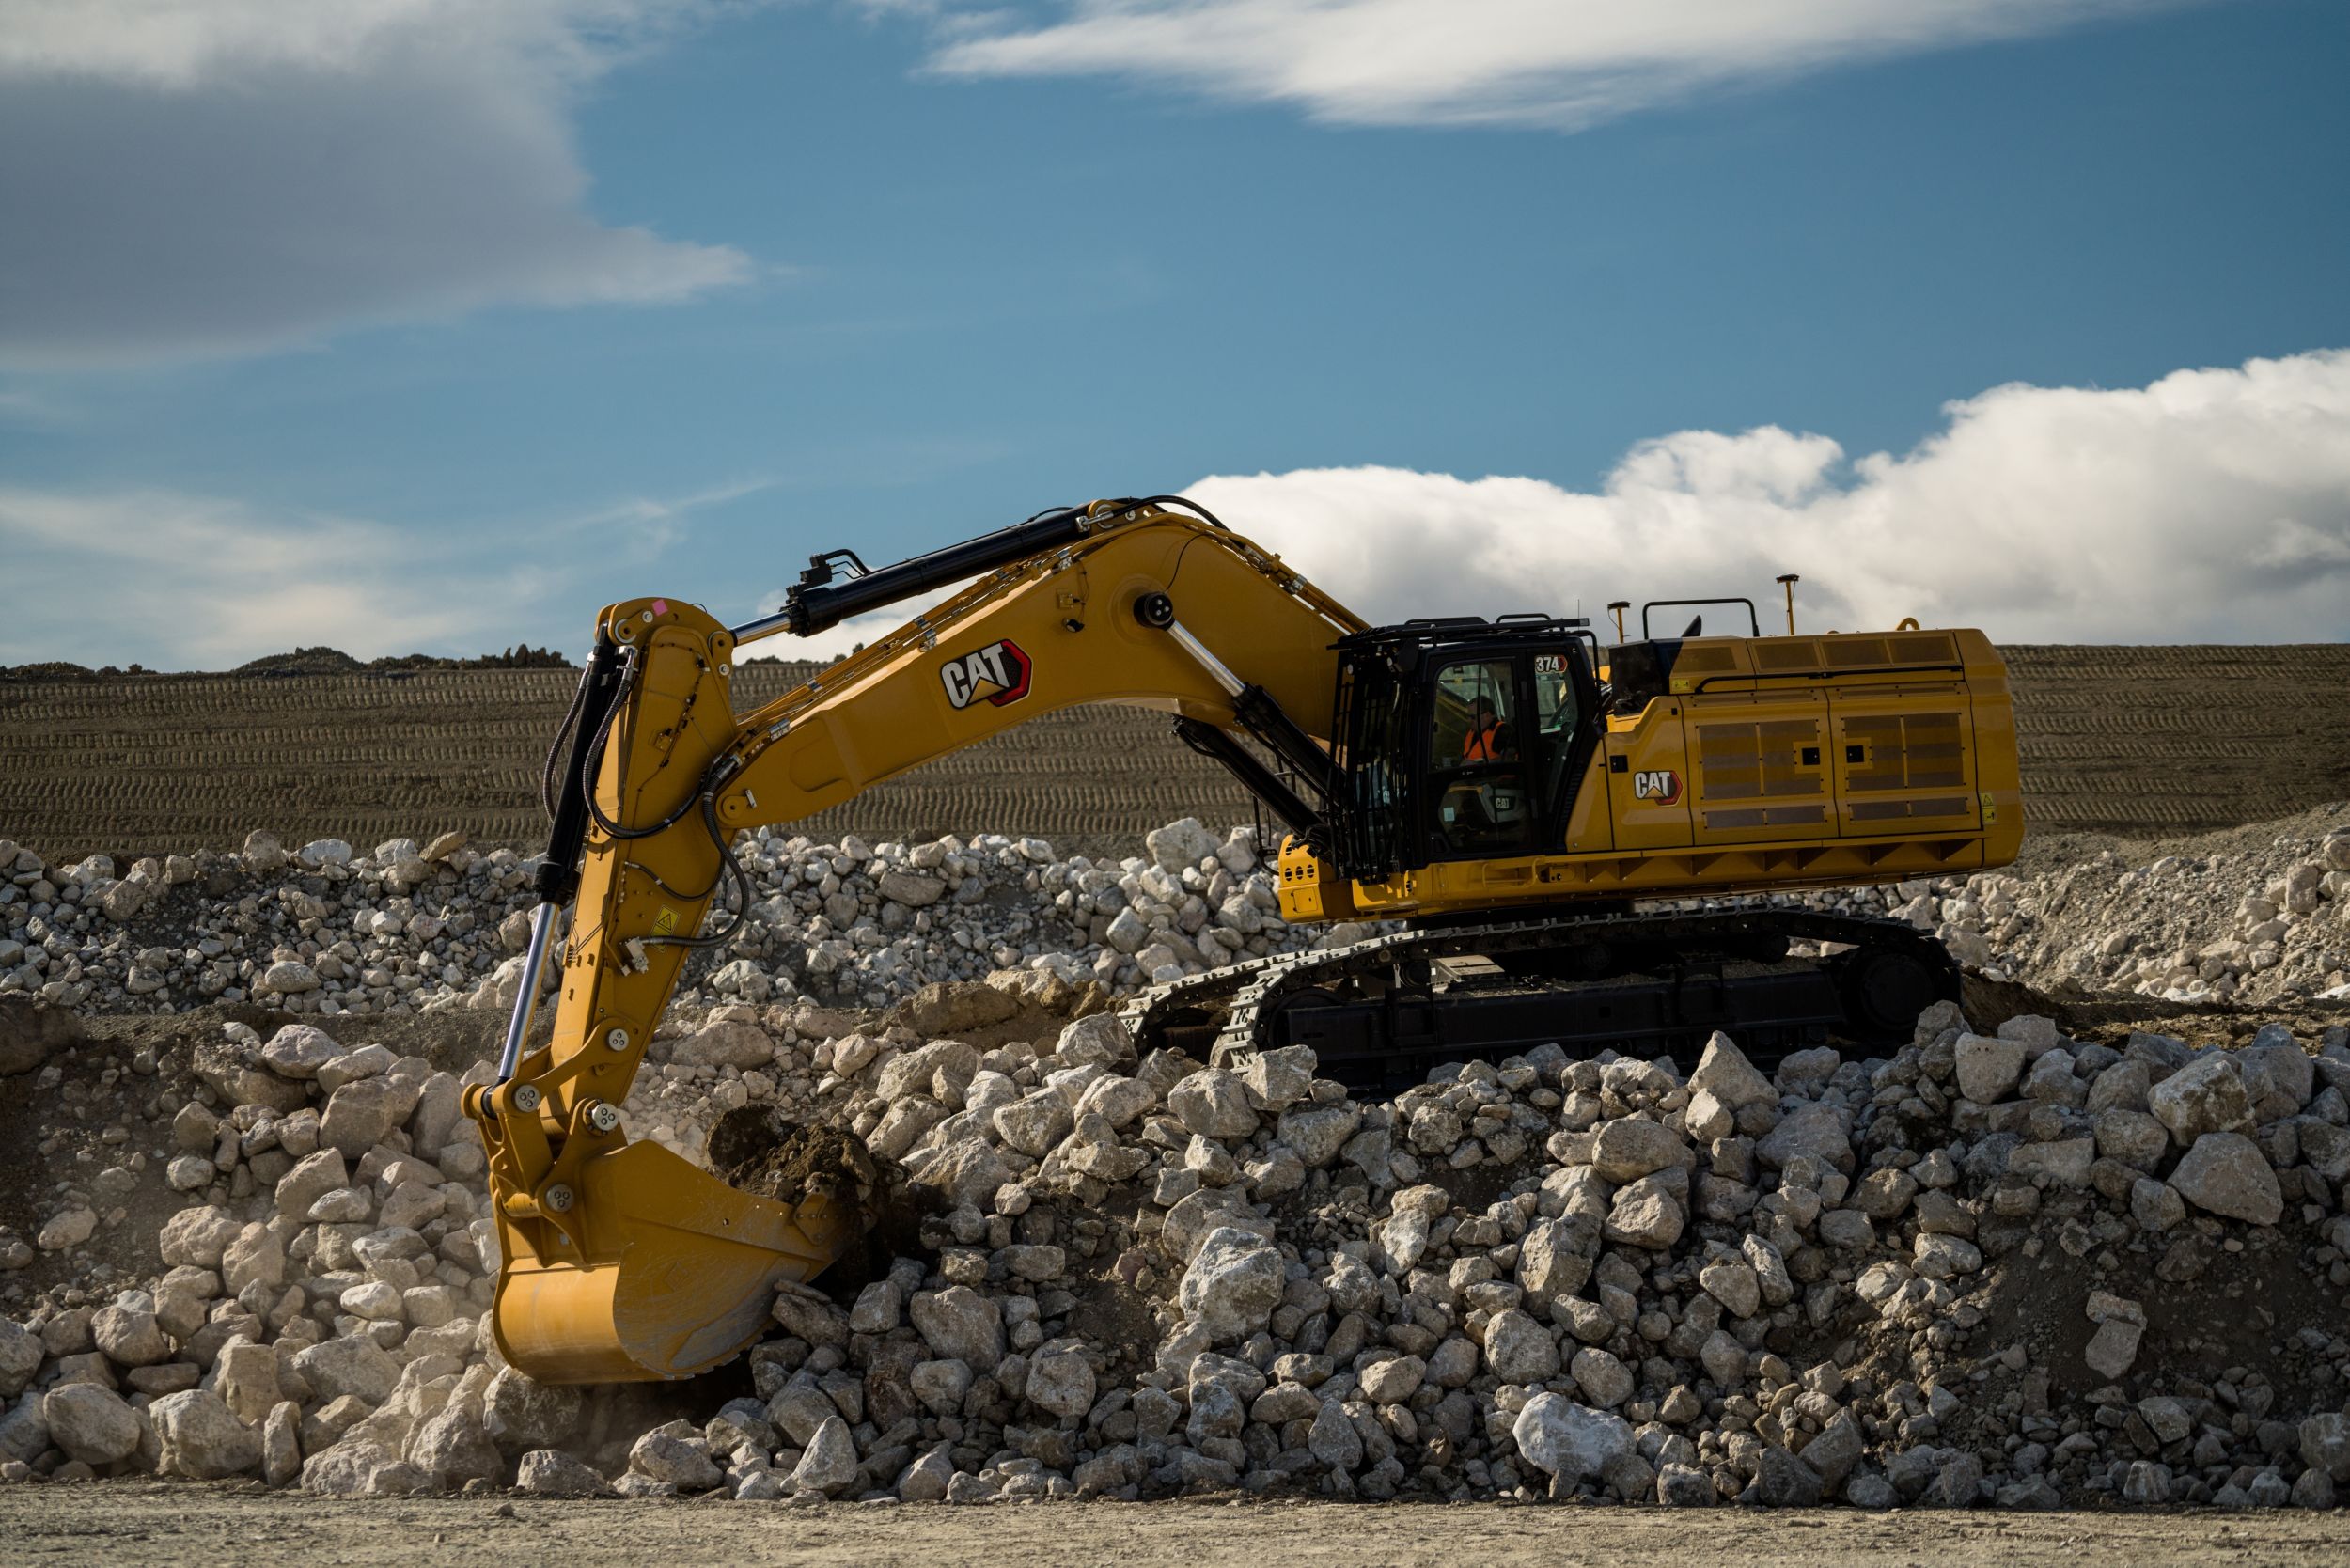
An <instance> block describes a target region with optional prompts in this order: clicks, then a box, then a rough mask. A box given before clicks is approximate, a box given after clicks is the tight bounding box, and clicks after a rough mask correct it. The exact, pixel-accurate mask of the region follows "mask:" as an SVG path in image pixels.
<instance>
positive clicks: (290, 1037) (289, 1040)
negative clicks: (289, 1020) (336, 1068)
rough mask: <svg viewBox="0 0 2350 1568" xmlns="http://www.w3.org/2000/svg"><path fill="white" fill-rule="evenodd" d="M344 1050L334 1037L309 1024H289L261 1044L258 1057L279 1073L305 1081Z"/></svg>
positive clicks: (315, 1075)
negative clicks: (264, 1043) (266, 1042)
mask: <svg viewBox="0 0 2350 1568" xmlns="http://www.w3.org/2000/svg"><path fill="white" fill-rule="evenodd" d="M342 1054H343V1048H342V1046H341V1045H339V1044H337V1043H336V1041H335V1037H334V1036H333V1035H331V1034H328V1033H327V1032H326V1031H325V1030H324V1029H321V1028H319V1027H316V1026H314V1025H310V1024H288V1025H287V1026H286V1027H284V1028H281V1029H279V1030H278V1031H277V1032H276V1033H275V1034H274V1035H272V1036H270V1037H269V1043H268V1044H266V1045H264V1046H262V1047H261V1060H262V1062H263V1063H264V1064H265V1065H266V1066H268V1067H269V1068H270V1070H271V1071H273V1072H274V1073H276V1074H278V1076H280V1077H285V1078H294V1079H299V1080H304V1081H307V1080H308V1079H311V1078H315V1077H317V1076H318V1075H319V1069H320V1068H321V1067H323V1066H325V1065H326V1064H327V1063H328V1062H330V1061H332V1060H334V1059H335V1058H337V1057H338V1056H341V1055H342Z"/></svg>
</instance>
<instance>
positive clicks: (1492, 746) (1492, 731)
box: [1461, 697, 1518, 762]
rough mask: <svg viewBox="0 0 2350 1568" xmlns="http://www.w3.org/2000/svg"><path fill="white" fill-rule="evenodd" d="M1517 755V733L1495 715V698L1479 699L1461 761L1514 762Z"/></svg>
mask: <svg viewBox="0 0 2350 1568" xmlns="http://www.w3.org/2000/svg"><path fill="white" fill-rule="evenodd" d="M1517 756H1518V738H1517V735H1516V733H1515V732H1514V731H1513V730H1512V729H1511V728H1510V727H1509V726H1508V725H1506V724H1504V723H1502V722H1501V715H1500V714H1499V713H1496V712H1494V699H1493V698H1490V697H1480V698H1478V699H1477V708H1476V711H1475V712H1474V713H1471V714H1470V715H1469V727H1468V733H1467V734H1465V735H1464V736H1462V737H1461V760H1462V761H1464V762H1514V761H1516V760H1517Z"/></svg>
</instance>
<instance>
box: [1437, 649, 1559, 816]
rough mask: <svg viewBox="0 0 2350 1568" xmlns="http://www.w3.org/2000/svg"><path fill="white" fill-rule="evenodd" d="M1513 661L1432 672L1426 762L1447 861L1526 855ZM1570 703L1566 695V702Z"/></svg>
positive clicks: (1529, 810)
mask: <svg viewBox="0 0 2350 1568" xmlns="http://www.w3.org/2000/svg"><path fill="white" fill-rule="evenodd" d="M1515 671H1516V665H1515V661H1513V660H1510V659H1481V660H1475V661H1465V662H1463V663H1460V664H1455V665H1448V666H1445V667H1444V669H1443V670H1441V671H1440V672H1439V673H1438V674H1437V677H1436V683H1435V701H1434V709H1433V712H1432V713H1431V715H1430V724H1431V726H1432V731H1431V734H1430V736H1429V765H1430V772H1431V773H1432V775H1433V777H1432V779H1431V781H1430V782H1431V783H1432V785H1433V786H1434V788H1433V789H1432V790H1431V792H1430V793H1431V794H1432V795H1433V796H1434V799H1435V809H1436V820H1435V823H1434V837H1435V839H1436V842H1437V846H1438V853H1439V854H1440V855H1444V856H1446V857H1448V858H1456V859H1457V858H1462V857H1465V856H1468V855H1481V856H1484V855H1523V854H1528V853H1530V852H1531V851H1532V849H1533V847H1534V810H1533V800H1532V798H1531V796H1530V795H1529V793H1528V788H1527V786H1528V775H1527V764H1526V761H1525V757H1524V748H1525V746H1526V745H1527V744H1528V736H1527V734H1526V733H1525V726H1526V721H1527V720H1528V717H1529V716H1532V717H1535V718H1536V719H1537V722H1539V714H1536V715H1529V714H1528V713H1522V712H1520V700H1519V698H1520V694H1519V691H1518V686H1517V678H1516V673H1515ZM1570 700H1572V699H1570Z"/></svg>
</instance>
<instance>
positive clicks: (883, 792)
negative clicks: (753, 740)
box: [0, 644, 2350, 864]
mask: <svg viewBox="0 0 2350 1568" xmlns="http://www.w3.org/2000/svg"><path fill="white" fill-rule="evenodd" d="M2007 654H2008V659H2009V664H2010V670H2011V674H2012V678H2013V685H2014V689H2015V695H2016V708H2017V721H2016V723H2017V732H2018V736H2019V740H2020V743H2021V745H2022V749H2023V758H2024V777H2025V785H2026V788H2027V790H2028V791H2029V819H2030V822H2031V824H2032V829H2033V833H2034V835H2035V838H2036V839H2037V838H2038V837H2040V836H2046V835H2058V836H2061V835H2070V834H2117V835H2122V836H2124V837H2127V838H2134V839H2157V838H2170V837H2175V836H2177V835H2181V834H2187V833H2198V832H2205V831H2209V830H2211V829H2214V828H2220V827H2228V826H2233V825H2235V824H2238V823H2252V822H2266V821H2269V820H2272V819H2276V818H2280V817H2287V816H2290V815H2292V814H2293V813H2295V812H2296V811H2300V810H2304V809H2306V808H2310V807H2311V806H2313V805H2316V804H2318V803H2320V802H2324V801H2333V800H2342V799H2344V798H2350V646H2342V645H2332V644H2327V645H2319V646H2310V647H2281V648H2107V647H2016V648H2011V649H2009V650H2007ZM808 667H810V666H798V665H785V664H781V663H774V662H770V663H759V662H753V663H750V664H746V665H745V666H744V667H743V674H742V676H741V678H740V679H739V680H738V681H737V682H736V688H735V694H736V704H737V706H738V707H740V708H744V709H748V708H750V707H754V706H757V705H759V704H760V703H763V702H765V701H768V700H771V699H772V698H776V697H778V696H780V695H781V694H782V693H783V692H784V691H786V690H788V689H789V688H790V687H791V685H792V684H794V683H796V682H798V681H799V680H801V679H802V678H804V672H805V671H806V669H807V668H808ZM575 680H576V677H575V676H574V675H573V674H572V672H570V671H568V670H426V671H418V672H414V673H399V672H390V673H371V674H355V675H353V674H345V675H305V676H291V677H283V678H274V679H271V678H261V677H254V676H219V675H167V676H139V677H126V678H120V679H115V680H107V681H97V680H92V681H86V682H59V681H25V680H0V758H5V759H6V761H5V763H4V764H0V837H7V838H11V839H17V840H19V841H20V842H23V843H26V844H29V845H31V846H32V847H33V848H34V849H36V850H39V852H40V853H41V854H43V855H46V856H48V857H49V858H51V859H52V860H72V859H78V858H79V857H81V856H82V855H89V854H93V853H100V854H106V855H113V856H114V857H115V859H116V860H117V862H118V863H119V864H128V863H129V858H130V857H135V856H136V855H147V854H164V853H169V852H173V851H181V850H190V849H195V848H198V847H203V846H210V847H212V848H215V849H233V848H235V847H237V846H238V845H239V844H240V843H242V842H243V838H244V835H245V833H246V831H247V830H248V829H250V828H255V827H267V828H269V829H270V830H271V831H273V832H274V833H276V834H278V835H279V837H280V838H282V839H284V840H285V841H286V842H287V843H289V844H295V843H300V842H302V841H304V840H305V839H314V838H321V837H333V838H341V839H349V840H350V841H351V842H352V843H354V844H358V845H361V846H363V847H364V846H368V845H373V844H375V843H378V842H381V841H382V840H384V839H389V838H392V837H394V836H395V835H403V834H405V835H415V836H418V837H430V836H431V835H432V834H435V833H438V832H441V831H443V830H444V829H446V828H460V829H462V830H463V831H465V832H466V833H468V834H471V835H472V836H473V838H474V839H476V840H477V841H479V842H489V843H519V844H525V845H531V846H535V845H537V844H538V843H539V842H540V840H541V839H542V838H543V836H544V833H545V823H544V822H543V821H542V819H541V817H540V810H539V807H538V801H537V797H538V789H539V769H540V761H541V760H542V759H543V756H544V753H545V747H546V744H547V740H548V738H549V736H550V735H551V734H552V732H553V730H554V729H555V726H556V723H557V722H558V721H559V720H560V718H561V717H562V713H563V708H564V704H565V703H566V702H567V701H568V700H569V699H570V697H571V694H572V685H573V683H574V682H575ZM1186 815H1196V816H1199V817H1200V818H1202V819H1203V820H1206V821H1209V822H1212V823H1219V824H1220V823H1235V822H1247V821H1249V820H1251V818H1252V816H1253V808H1252V807H1251V806H1250V804H1249V802H1248V800H1247V798H1246V796H1245V795H1244V794H1243V793H1242V792H1241V791H1240V790H1239V789H1238V788H1237V787H1236V786H1235V785H1234V784H1233V783H1232V781H1231V780H1230V778H1229V777H1228V776H1226V775H1225V774H1224V773H1223V772H1222V770H1220V769H1219V768H1217V767H1216V766H1215V765H1214V763H1212V762H1209V761H1207V760H1204V759H1202V758H1199V757H1197V756H1195V755H1193V754H1192V753H1191V752H1189V751H1187V750H1185V749H1184V748H1183V746H1182V745H1180V744H1178V743H1177V742H1176V741H1175V740H1174V738H1173V737H1172V736H1171V735H1169V734H1168V733H1167V719H1166V717H1165V716H1164V715H1162V714H1159V713H1150V712H1147V711H1144V710H1141V709H1129V708H1089V709H1079V710H1075V711H1073V712H1070V713H1059V714H1054V715H1049V716H1046V717H1043V718H1040V719H1038V720H1036V721H1034V722H1032V723H1029V724H1026V725H1024V726H1022V727H1021V728H1020V729H1015V730H1013V731H1011V733H1009V734H1006V735H1002V736H998V737H997V738H996V739H995V740H993V741H990V742H987V743H985V744H983V745H977V746H974V747H972V748H971V749H969V750H967V751H964V752H959V753H956V754H954V755H952V756H949V757H945V758H942V759H940V760H937V761H935V762H932V764H930V765H929V766H927V767H923V768H918V769H917V770H915V771H914V772H913V773H911V774H909V775H908V776H905V777H904V778H901V779H897V780H894V781H892V782H890V783H887V784H884V785H882V786H880V787H878V788H876V789H874V790H871V791H869V792H866V793H865V794H863V795H861V796H859V797H858V798H857V799H856V800H854V801H851V802H849V803H848V804H847V805H845V806H841V807H838V808H835V809H834V810H832V811H828V812H825V813H823V815H821V816H818V817H815V818H811V819H810V820H809V821H808V822H807V823H806V824H804V828H803V830H804V831H806V832H808V833H811V834H814V835H816V836H818V837H820V838H829V837H835V836H838V834H840V833H842V832H848V831H854V832H857V833H861V834H864V835H865V836H866V837H868V838H872V839H882V838H895V837H901V836H904V837H914V838H935V837H937V836H938V835H940V834H942V833H946V832H963V833H967V832H972V831H979V830H984V831H992V832H1003V833H1018V834H1035V835H1039V836H1041V837H1043V838H1046V839H1051V840H1052V841H1053V842H1054V844H1055V845H1056V847H1058V849H1059V850H1060V851H1061V852H1062V853H1063V854H1071V853H1085V854H1092V853H1100V852H1109V853H1115V854H1120V855H1125V854H1131V853H1133V848H1134V845H1135V843H1136V840H1137V839H1139V838H1140V836H1141V835H1142V834H1143V833H1144V832H1145V831H1147V830H1149V829H1150V828H1152V827H1156V826H1158V825H1159V824H1160V823H1166V822H1169V821H1172V820H1173V819H1175V818H1177V817H1181V816H1186Z"/></svg>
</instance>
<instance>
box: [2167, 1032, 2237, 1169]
mask: <svg viewBox="0 0 2350 1568" xmlns="http://www.w3.org/2000/svg"><path fill="white" fill-rule="evenodd" d="M2146 1108H2147V1109H2148V1110H2150V1111H2152V1112H2153V1113H2154V1120H2155V1121H2159V1122H2161V1123H2162V1124H2163V1125H2164V1126H2166V1127H2168V1128H2170V1137H2171V1138H2172V1140H2173V1141H2175V1142H2176V1143H2177V1144H2178V1145H2179V1147H2180V1148H2182V1149H2184V1148H2186V1147H2188V1146H2190V1145H2191V1144H2193V1143H2194V1142H2195V1140H2196V1139H2197V1138H2200V1137H2202V1136H2203V1135H2204V1134H2205V1133H2248V1132H2250V1131H2251V1130H2252V1097H2251V1096H2250V1095H2249V1094H2248V1093H2247V1092H2246V1091H2245V1088H2244V1075H2243V1074H2242V1073H2241V1072H2239V1071H2238V1070H2237V1068H2236V1064H2235V1058H2233V1057H2231V1056H2229V1055H2228V1054H2227V1053H2225V1052H2223V1051H2210V1052H2206V1053H2205V1054H2203V1055H2202V1056H2200V1057H2197V1058H2195V1059H2194V1060H2193V1061H2190V1062H2188V1063H2187V1064H2186V1066H2185V1067H2182V1068H2180V1069H2179V1070H2178V1071H2177V1072H2176V1073H2173V1074H2170V1076H2169V1077H2167V1078H2165V1079H2163V1080H2162V1082H2160V1083H2158V1084H2156V1085H2154V1087H2153V1088H2152V1089H2150V1090H2147V1092H2146Z"/></svg>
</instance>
